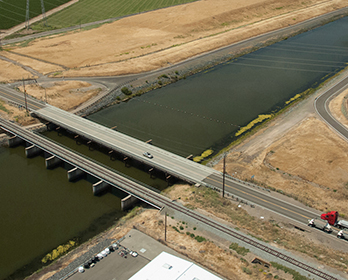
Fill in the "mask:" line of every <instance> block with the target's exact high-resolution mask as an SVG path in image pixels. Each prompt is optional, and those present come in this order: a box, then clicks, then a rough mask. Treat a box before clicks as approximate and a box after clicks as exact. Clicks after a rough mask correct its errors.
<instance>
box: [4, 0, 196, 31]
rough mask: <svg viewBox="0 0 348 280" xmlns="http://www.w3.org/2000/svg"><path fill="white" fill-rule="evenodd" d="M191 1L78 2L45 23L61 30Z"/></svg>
mask: <svg viewBox="0 0 348 280" xmlns="http://www.w3.org/2000/svg"><path fill="white" fill-rule="evenodd" d="M0 1H1V0H0ZM32 1H33V0H32ZM50 1H52V0H50ZM193 1H195V0H80V1H79V2H77V3H76V4H74V5H71V6H70V7H68V8H66V9H64V10H62V11H60V12H58V13H56V14H54V15H52V16H50V17H48V19H47V23H48V25H49V27H50V28H54V29H55V28H63V27H68V26H73V25H79V24H83V23H88V22H94V21H98V20H103V19H109V18H115V17H122V16H126V15H131V14H136V13H139V12H145V11H150V10H155V9H159V8H164V7H169V6H174V5H179V4H184V3H189V2H193ZM40 26H42V24H36V25H33V26H32V28H33V29H40V28H41V27H40Z"/></svg>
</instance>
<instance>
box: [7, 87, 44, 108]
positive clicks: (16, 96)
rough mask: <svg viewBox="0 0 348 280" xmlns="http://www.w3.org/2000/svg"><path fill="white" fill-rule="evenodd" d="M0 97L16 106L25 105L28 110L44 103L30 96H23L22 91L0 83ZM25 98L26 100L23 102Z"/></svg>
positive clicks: (39, 106)
mask: <svg viewBox="0 0 348 280" xmlns="http://www.w3.org/2000/svg"><path fill="white" fill-rule="evenodd" d="M0 98H1V99H2V100H5V101H7V102H10V103H12V104H15V105H17V106H21V107H24V108H25V107H26V106H25V104H27V108H28V110H38V109H41V108H44V107H45V106H46V105H45V104H44V103H43V102H42V101H38V100H36V99H34V98H32V97H30V96H28V95H27V96H26V98H25V97H24V93H23V92H18V91H16V90H14V89H12V88H10V87H7V86H5V85H2V84H0ZM25 99H26V101H27V102H25Z"/></svg>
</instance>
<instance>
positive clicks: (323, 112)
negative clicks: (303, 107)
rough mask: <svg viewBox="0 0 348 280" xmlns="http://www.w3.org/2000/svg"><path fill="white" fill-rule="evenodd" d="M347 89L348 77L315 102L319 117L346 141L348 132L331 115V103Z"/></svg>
mask: <svg viewBox="0 0 348 280" xmlns="http://www.w3.org/2000/svg"><path fill="white" fill-rule="evenodd" d="M347 88H348V76H346V77H345V78H343V79H342V80H340V81H338V82H337V83H335V84H334V85H332V86H331V87H330V88H329V89H327V90H326V91H325V92H323V93H322V94H321V95H320V96H319V97H318V98H317V99H316V100H315V102H314V106H315V109H316V111H317V113H318V115H319V116H320V117H321V118H322V119H323V120H324V121H325V122H326V123H327V124H328V125H329V126H330V127H331V128H333V129H334V130H335V131H336V132H337V133H338V134H339V135H340V136H341V137H342V138H343V139H345V140H346V141H347V139H348V130H347V128H346V127H345V126H343V125H342V124H341V123H340V122H339V121H337V120H336V119H335V118H334V117H333V116H332V115H331V112H330V109H329V103H330V101H331V99H332V98H334V97H335V96H337V95H338V94H340V93H341V92H342V91H344V90H345V89H347Z"/></svg>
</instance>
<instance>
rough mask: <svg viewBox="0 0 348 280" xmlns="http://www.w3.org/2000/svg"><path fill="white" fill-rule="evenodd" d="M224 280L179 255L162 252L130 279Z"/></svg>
mask: <svg viewBox="0 0 348 280" xmlns="http://www.w3.org/2000/svg"><path fill="white" fill-rule="evenodd" d="M163 279H166V280H222V278H220V277H217V276H215V275H214V274H212V273H210V272H209V271H207V270H205V269H203V268H201V267H199V266H198V265H195V264H194V263H192V262H189V261H186V260H184V259H181V258H179V257H176V256H173V255H171V254H168V253H166V252H162V253H161V254H159V255H158V256H157V257H156V258H154V259H153V260H152V261H151V262H150V263H149V264H147V265H146V266H145V267H143V268H142V269H141V270H139V271H138V272H137V273H136V274H134V275H133V276H132V277H131V278H130V279H129V280H163Z"/></svg>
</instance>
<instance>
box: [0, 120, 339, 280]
mask: <svg viewBox="0 0 348 280" xmlns="http://www.w3.org/2000/svg"><path fill="white" fill-rule="evenodd" d="M0 128H1V129H3V130H5V131H7V132H8V133H11V134H13V135H15V136H16V137H17V138H20V139H23V140H25V141H26V142H27V143H29V144H32V145H31V146H30V145H29V147H28V148H29V150H30V149H32V150H33V151H32V152H33V153H34V154H35V151H36V152H37V151H38V150H41V151H44V152H45V153H47V154H48V156H47V158H46V160H51V159H52V157H54V158H55V157H56V158H57V159H59V160H64V161H66V162H68V163H69V164H71V165H75V166H77V167H76V169H78V170H80V171H82V172H86V173H89V174H92V175H93V176H96V177H97V178H99V179H100V180H101V181H102V182H103V183H107V184H110V185H112V186H116V187H118V188H119V189H122V190H123V191H125V192H128V193H131V194H132V195H134V196H136V197H138V198H139V199H141V200H143V201H146V202H147V203H150V204H151V205H153V206H155V207H156V208H164V207H165V208H166V209H167V210H166V211H168V210H169V211H175V212H177V213H181V214H182V215H185V216H186V217H187V218H188V219H193V221H194V222H195V223H196V224H199V223H203V224H204V225H205V226H208V227H210V228H211V229H212V230H217V231H218V232H220V233H221V234H223V235H224V236H227V237H228V238H232V239H234V240H238V241H239V242H242V243H244V244H247V245H249V246H252V247H253V248H255V249H256V250H259V251H262V252H264V253H266V254H268V255H269V256H270V258H271V259H274V260H276V259H281V260H283V261H286V262H287V263H288V264H289V265H292V266H295V267H297V269H300V270H302V271H303V272H304V273H308V272H309V273H311V274H312V275H315V276H317V277H320V278H322V279H328V280H336V279H338V278H337V277H336V276H333V275H330V274H327V273H324V272H322V271H321V270H320V269H317V268H315V267H314V265H309V264H306V263H304V262H302V261H301V260H299V259H298V258H295V257H292V256H291V255H288V254H286V253H282V252H280V251H278V250H276V249H274V248H272V247H271V246H269V245H266V244H263V243H262V242H259V241H255V240H254V239H253V238H251V237H248V236H246V235H244V234H242V233H240V232H238V231H237V230H235V229H232V228H230V227H229V226H227V225H224V224H222V223H221V222H217V221H215V220H214V219H212V218H209V217H207V216H205V215H203V214H200V213H198V212H195V211H193V210H190V209H188V208H186V207H185V206H183V205H182V204H180V203H177V202H175V201H171V200H170V199H168V198H166V197H164V196H162V195H161V194H159V193H156V192H155V191H153V190H151V189H148V188H147V187H146V186H144V185H142V184H141V183H138V182H134V181H133V180H130V179H127V178H125V177H124V176H122V175H119V174H117V173H115V171H114V170H111V169H109V168H107V167H105V166H102V165H100V164H99V163H97V162H94V161H92V160H90V159H88V158H85V157H83V156H81V155H79V154H77V153H76V152H73V151H70V150H68V149H66V148H65V147H62V146H60V145H59V144H57V143H54V142H52V141H51V140H48V139H46V138H44V137H42V136H40V135H37V134H35V133H34V132H31V131H29V130H26V129H23V128H22V127H20V126H18V125H16V124H14V123H11V122H8V121H5V120H3V119H0ZM46 166H47V164H46ZM280 203H281V204H282V205H283V206H285V207H286V203H284V202H281V201H280Z"/></svg>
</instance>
